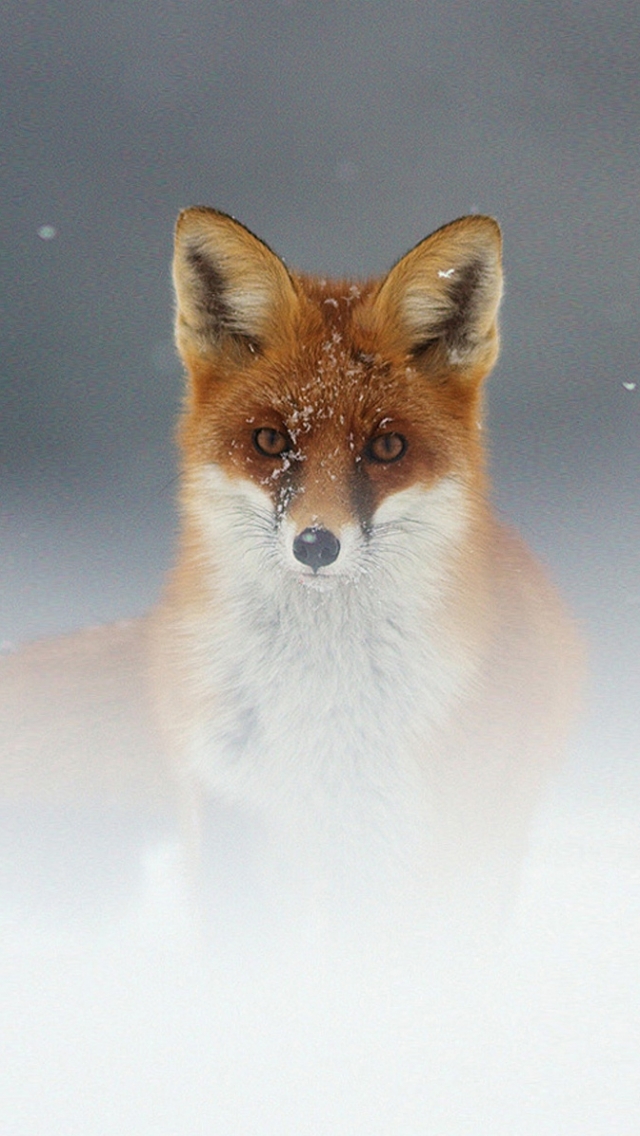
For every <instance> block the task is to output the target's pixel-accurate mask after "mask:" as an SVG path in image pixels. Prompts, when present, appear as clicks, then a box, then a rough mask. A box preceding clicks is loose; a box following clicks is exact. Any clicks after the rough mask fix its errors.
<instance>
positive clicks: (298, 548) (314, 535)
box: [293, 528, 340, 572]
mask: <svg viewBox="0 0 640 1136" xmlns="http://www.w3.org/2000/svg"><path fill="white" fill-rule="evenodd" d="M339 552H340V541H339V540H338V538H337V536H334V535H333V533H332V532H329V530H328V529H314V528H311V529H304V530H303V531H302V532H301V533H300V535H299V536H297V537H296V539H295V540H294V542H293V555H294V556H295V558H296V560H299V561H300V563H301V564H308V565H309V567H310V568H313V570H314V572H317V571H318V568H322V567H323V565H325V564H333V562H334V560H337V559H338V553H339Z"/></svg>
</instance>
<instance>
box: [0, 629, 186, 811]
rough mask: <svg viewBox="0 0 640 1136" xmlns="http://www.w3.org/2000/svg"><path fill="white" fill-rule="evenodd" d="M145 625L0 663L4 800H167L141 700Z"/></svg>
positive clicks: (64, 641)
mask: <svg viewBox="0 0 640 1136" xmlns="http://www.w3.org/2000/svg"><path fill="white" fill-rule="evenodd" d="M148 636H149V629H148V621H147V619H136V620H130V621H126V622H120V623H115V624H111V625H107V626H104V627H97V628H91V629H87V630H84V631H80V632H78V633H76V634H72V635H68V636H62V637H60V638H55V639H50V640H44V641H41V642H35V643H31V644H28V645H26V646H24V647H22V648H20V649H18V650H16V651H15V652H11V653H9V654H7V655H6V656H5V657H3V658H2V659H1V660H0V779H1V780H0V785H1V789H2V792H3V793H4V794H6V795H9V796H14V795H15V796H22V795H27V796H29V797H36V798H39V797H42V798H47V799H50V798H53V799H55V798H56V797H58V796H59V797H60V798H64V799H65V800H67V801H68V800H70V799H77V800H78V801H79V802H80V801H82V802H85V801H87V800H91V799H99V800H101V801H102V802H103V803H104V802H106V801H108V800H109V799H113V800H116V799H117V800H118V802H120V803H122V801H123V799H130V801H131V804H132V805H139V804H141V803H142V802H143V801H146V802H147V803H148V804H149V805H151V806H153V807H160V808H163V807H166V806H167V805H168V804H169V802H170V800H171V796H172V785H171V779H170V776H169V773H168V770H167V769H166V766H165V764H164V759H163V756H162V746H161V744H160V741H159V738H158V735H157V733H156V727H155V723H154V717H153V714H152V712H151V711H150V708H149V697H148V691H147V686H148V680H147V672H148Z"/></svg>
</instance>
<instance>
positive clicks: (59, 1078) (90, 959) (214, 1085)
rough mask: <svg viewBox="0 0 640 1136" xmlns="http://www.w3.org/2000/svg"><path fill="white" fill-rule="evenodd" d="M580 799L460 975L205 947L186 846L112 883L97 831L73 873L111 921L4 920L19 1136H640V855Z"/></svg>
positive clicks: (138, 850)
mask: <svg viewBox="0 0 640 1136" xmlns="http://www.w3.org/2000/svg"><path fill="white" fill-rule="evenodd" d="M586 784H587V782H586V781H585V783H584V785H581V784H579V776H578V775H577V774H576V773H575V771H571V770H570V771H568V772H567V774H566V776H565V777H564V780H563V783H562V784H560V785H558V787H557V789H556V791H555V792H554V793H553V794H552V796H551V797H550V799H549V800H548V802H547V804H546V806H545V808H544V809H543V810H542V812H541V814H540V817H539V819H538V823H537V825H536V828H535V830H534V833H533V835H532V843H531V850H530V855H529V858H528V860H527V863H526V865H525V871H524V877H523V886H522V893H521V898H520V902H519V906H518V909H517V911H516V913H515V915H514V917H513V918H512V920H511V923H510V926H509V928H508V929H507V931H506V933H505V935H504V936H503V939H502V942H501V943H500V944H498V945H496V946H495V947H494V948H493V950H492V951H491V952H490V957H489V958H483V959H482V960H480V959H475V960H474V959H472V958H471V957H469V958H467V959H466V960H464V961H463V962H462V963H461V960H460V959H455V960H453V961H452V960H451V959H446V958H443V957H442V956H440V957H437V958H436V957H435V956H431V955H430V954H429V952H426V953H425V955H424V957H418V958H416V955H415V953H414V952H410V957H409V955H407V957H406V958H400V957H396V958H395V959H391V958H389V957H386V958H383V957H382V955H381V954H380V953H379V952H378V950H377V945H376V944H375V943H374V942H366V941H363V942H361V943H359V944H358V945H354V947H353V950H351V951H347V952H345V951H344V950H342V949H337V948H336V950H335V951H332V950H331V948H330V947H329V949H328V950H327V949H326V946H325V948H323V950H322V951H319V952H314V951H313V950H311V951H308V952H307V951H305V950H299V949H298V948H297V947H293V946H292V947H291V950H287V949H286V947H285V946H284V945H283V946H282V949H281V950H279V951H278V952H275V953H273V952H270V951H269V950H268V949H266V947H265V949H264V950H263V949H262V944H261V943H260V941H259V939H260V928H259V926H256V924H255V923H253V924H252V930H251V933H252V935H253V940H252V942H251V943H250V944H248V945H247V944H246V943H245V944H241V943H239V940H238V939H237V937H236V938H234V937H233V936H231V935H230V936H229V941H228V942H227V941H225V938H224V936H223V937H222V938H221V940H220V941H219V942H218V945H217V947H215V948H212V947H211V944H209V945H207V944H206V942H205V944H204V945H203V944H200V945H198V942H197V941H196V937H195V936H194V935H193V928H192V925H191V921H190V917H189V915H188V911H187V906H186V904H185V900H184V895H183V893H182V891H181V886H180V882H179V873H178V872H177V871H176V855H177V846H176V845H175V843H173V842H172V838H171V834H169V833H157V834H155V835H154V836H153V838H149V839H148V841H147V842H146V843H145V844H143V845H140V844H136V841H135V839H134V840H132V841H131V843H130V845H127V842H126V840H125V841H124V846H125V847H126V848H128V851H127V852H126V854H122V855H120V858H119V860H118V864H117V870H116V869H115V868H114V867H113V862H111V861H110V863H111V868H110V871H111V872H112V876H111V878H110V879H108V878H107V877H106V876H105V875H104V874H103V875H102V876H100V868H101V864H100V861H101V860H103V861H106V859H107V857H106V856H105V851H108V849H105V845H104V842H103V843H102V844H101V843H100V841H98V840H97V838H96V835H95V832H93V834H91V833H90V832H89V831H88V830H87V831H86V832H85V833H84V834H83V835H80V836H77V841H78V843H77V847H76V848H75V849H74V856H75V860H74V863H75V865H76V866H75V868H74V867H73V866H72V867H71V868H69V864H67V866H66V871H67V880H68V879H69V878H73V873H74V872H75V873H76V874H77V875H78V888H79V892H78V894H79V895H80V896H81V895H82V894H85V893H86V895H87V896H89V897H91V895H92V897H93V900H94V905H93V908H92V907H91V904H89V903H87V904H86V905H85V906H84V914H83V915H82V916H81V915H80V914H79V911H78V907H76V909H73V905H70V904H69V903H67V904H66V906H65V902H64V901H63V897H62V896H58V897H57V898H58V901H59V902H57V903H56V902H55V899H56V897H55V895H54V896H53V899H54V902H51V899H52V895H51V891H50V892H49V902H48V904H45V903H43V902H40V900H41V898H42V894H43V893H42V892H41V894H40V897H39V898H38V897H37V896H36V898H35V899H34V895H36V893H35V892H34V888H33V886H31V892H30V893H29V889H28V888H26V889H25V892H24V893H23V898H22V900H21V902H16V892H15V890H14V891H12V892H11V895H10V899H9V900H8V901H7V902H6V903H5V913H4V928H3V932H4V933H3V946H2V950H1V962H2V969H3V972H4V979H5V981H4V982H3V988H4V997H5V999H6V1004H5V1006H4V1007H3V1008H2V1014H1V1017H2V1023H3V1025H2V1045H3V1049H4V1056H3V1060H2V1070H3V1072H2V1076H3V1078H6V1081H7V1085H6V1088H5V1092H4V1100H5V1102H6V1103H5V1105H4V1109H3V1112H4V1118H3V1126H2V1130H3V1132H7V1133H8V1134H9V1133H10V1134H11V1136H27V1134H28V1136H33V1134H34V1133H38V1136H53V1134H58V1133H60V1134H63V1133H64V1134H65V1136H75V1134H77V1136H103V1134H104V1136H107V1134H109V1136H111V1134H114V1136H115V1134H116V1133H117V1134H118V1136H120V1134H122V1133H124V1132H132V1133H133V1132H135V1133H136V1136H146V1133H149V1134H151V1133H153V1134H154V1136H158V1134H163V1136H164V1134H166V1136H176V1134H177V1133H180V1134H181V1136H182V1134H185V1136H191V1134H196V1133H203V1134H205V1133H206V1134H207V1136H217V1134H218V1133H220V1134H221V1136H235V1134H244V1133H252V1134H253V1133H256V1134H260V1136H261V1134H263V1133H264V1134H267V1133H268V1134H272V1133H273V1134H274V1136H275V1134H278V1136H285V1134H289V1133H291V1134H292V1136H293V1134H295V1136H305V1134H307V1133H309V1134H311V1133H314V1134H315V1133H331V1134H334V1133H336V1134H338V1133H340V1134H341V1133H344V1134H345V1136H353V1134H355V1133H363V1134H365V1133H366V1134H367V1136H374V1134H378V1133H379V1134H380V1136H383V1134H384V1136H390V1134H391V1133H393V1134H394V1136H395V1134H398V1136H405V1134H406V1136H413V1134H415V1136H418V1134H419V1136H425V1134H428V1133H434V1134H436V1133H437V1134H438V1136H459V1134H460V1136H462V1134H465V1136H467V1134H468V1136H502V1134H504V1136H507V1134H508V1136H529V1134H531V1136H547V1134H548V1136H558V1134H559V1133H562V1134H563V1136H573V1134H575V1136H613V1134H615V1136H627V1134H628V1136H632V1134H634V1136H635V1133H636V1132H637V1131H638V1123H639V1121H640V1078H638V1073H637V1069H638V1065H637V1054H638V1052H640V1048H639V1047H640V1036H639V1035H640V977H639V972H638V961H637V960H638V946H639V944H640V880H639V865H640V834H639V832H638V826H637V823H636V819H635V809H634V806H633V801H632V800H631V799H630V798H629V796H628V794H624V793H621V792H619V790H618V788H616V787H615V786H612V785H611V784H609V785H608V786H605V785H603V784H600V785H594V783H593V781H591V782H590V783H589V786H588V788H585V785H586ZM122 835H123V834H122V833H120V838H122ZM42 847H43V848H45V847H49V848H51V847H52V845H51V844H48V845H47V844H46V841H45V842H44V843H43V844H42ZM85 853H86V856H87V858H89V861H91V857H93V863H91V862H89V864H84V867H83V870H82V872H81V871H80V869H79V867H78V865H80V864H82V863H84V860H83V857H84V854H85ZM103 866H104V865H103ZM32 868H33V863H32ZM38 870H39V871H40V874H41V877H42V865H40V867H39V869H38ZM69 871H71V873H72V876H71V877H69V875H68V873H69ZM92 871H93V872H94V877H93V878H94V881H98V883H97V889H98V890H100V889H101V891H102V894H101V895H99V896H96V894H95V891H96V887H94V889H93V892H92V889H91V884H90V880H91V872H92ZM80 875H83V880H82V881H81V880H80V879H79V877H80ZM42 878H43V877H42ZM87 881H89V882H87ZM83 888H84V889H85V892H84V893H83V891H82V889H83ZM24 894H30V899H29V901H28V902H25V900H24ZM106 896H108V897H109V899H110V901H111V902H110V904H109V907H108V909H107V905H106V903H104V902H103V901H104V899H105V897H106ZM21 904H22V905H21ZM79 906H80V907H82V905H81V904H80V905H79ZM87 912H89V914H87ZM236 930H237V929H236ZM247 946H248V948H249V949H247Z"/></svg>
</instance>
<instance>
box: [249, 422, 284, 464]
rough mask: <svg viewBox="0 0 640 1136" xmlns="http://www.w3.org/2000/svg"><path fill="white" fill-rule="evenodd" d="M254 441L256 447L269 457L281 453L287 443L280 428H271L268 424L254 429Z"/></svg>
mask: <svg viewBox="0 0 640 1136" xmlns="http://www.w3.org/2000/svg"><path fill="white" fill-rule="evenodd" d="M254 441H255V444H256V447H257V449H258V450H260V452H261V453H263V454H267V455H269V456H270V457H277V456H278V455H279V454H281V453H282V452H283V450H284V449H285V447H286V444H287V440H286V438H285V436H284V434H282V433H281V432H280V430H272V429H270V428H269V427H268V426H263V428H262V429H261V430H256V433H255V435H254Z"/></svg>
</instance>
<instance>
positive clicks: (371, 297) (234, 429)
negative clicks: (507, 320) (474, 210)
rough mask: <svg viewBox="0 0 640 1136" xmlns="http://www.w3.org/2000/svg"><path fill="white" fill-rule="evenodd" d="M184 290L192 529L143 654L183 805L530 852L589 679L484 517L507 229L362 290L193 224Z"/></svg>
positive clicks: (406, 844)
mask: <svg viewBox="0 0 640 1136" xmlns="http://www.w3.org/2000/svg"><path fill="white" fill-rule="evenodd" d="M174 280H175V288H176V295H177V324H176V334H177V344H178V348H179V351H180V354H181V356H182V359H183V361H184V364H185V368H186V372H187V376H188V388H187V396H186V402H185V407H184V413H183V417H182V422H181V427H180V444H181V450H182V489H181V497H180V505H181V517H182V536H181V541H180V551H179V557H178V562H177V566H176V569H175V571H174V573H173V575H172V578H171V580H170V582H169V584H168V587H167V590H166V594H165V596H164V598H163V601H162V603H161V604H160V606H159V608H158V610H157V611H156V612H155V613H154V614H153V615H152V616H151V617H150V619H149V620H147V621H141V622H140V624H139V625H138V626H137V627H136V626H135V625H134V627H133V630H132V632H131V633H130V634H131V635H132V636H133V638H134V639H139V638H141V637H142V636H144V637H145V641H146V638H148V641H149V644H150V646H149V651H148V656H147V657H148V670H149V673H150V690H151V702H152V703H153V705H154V707H155V714H156V716H157V719H158V720H159V723H160V727H161V732H162V735H163V738H164V746H165V749H166V753H167V754H168V755H169V759H170V765H171V768H172V770H173V775H174V777H175V778H176V779H177V784H178V786H179V787H180V792H181V793H182V795H183V796H184V798H185V799H193V796H194V794H197V793H201V792H202V793H204V794H205V795H209V796H211V797H212V798H213V799H215V800H216V801H218V802H221V803H222V804H223V805H225V806H232V807H238V808H240V809H242V810H246V811H247V812H248V813H250V814H251V815H255V816H259V817H260V818H262V820H264V821H265V823H266V824H267V827H268V828H269V829H270V831H271V832H272V833H273V835H274V837H275V842H276V843H278V842H279V843H280V846H281V847H282V848H287V849H289V851H290V852H292V853H293V858H294V859H295V857H296V856H298V855H299V854H301V853H300V849H301V848H302V847H312V848H313V855H314V856H316V857H320V858H321V860H322V861H323V862H325V863H329V862H331V861H334V860H336V859H337V860H339V861H340V862H341V863H342V865H343V866H344V864H345V863H346V864H348V863H350V862H351V860H352V859H353V858H354V857H357V856H359V857H360V858H361V859H367V858H368V859H369V862H370V863H372V864H373V863H376V862H377V860H378V859H379V856H380V855H382V854H385V855H386V854H387V852H388V850H389V849H390V848H395V849H396V851H397V858H398V860H399V861H402V862H403V863H405V864H406V863H408V864H409V865H412V866H413V867H416V866H417V865H418V864H419V863H421V864H422V865H423V866H424V870H421V871H419V872H418V873H417V875H418V876H419V877H420V878H421V879H422V880H424V878H426V877H429V876H432V877H433V878H436V877H438V876H439V875H442V876H448V875H449V874H450V872H451V871H454V872H455V871H456V870H458V868H459V867H460V866H466V867H468V866H469V865H470V864H477V863H479V862H481V861H482V860H483V857H485V856H491V855H493V854H494V853H497V854H501V853H502V852H504V851H505V850H507V854H508V855H511V852H512V850H513V849H514V847H515V846H517V845H519V844H520V843H521V842H522V839H523V837H524V834H525V833H526V825H527V819H528V816H529V814H530V811H531V809H532V807H533V805H534V803H535V801H536V798H537V793H538V789H539V786H540V783H541V780H542V778H543V777H544V776H545V775H546V774H547V773H548V771H549V769H550V768H552V767H553V764H554V762H555V761H557V759H558V757H559V754H560V752H561V748H562V743H563V740H564V735H565V732H566V727H567V723H568V721H569V717H570V711H571V705H572V702H573V691H574V687H575V681H576V674H577V669H578V668H577V663H576V658H577V655H576V648H575V640H574V634H573V630H572V627H571V625H570V623H569V621H568V620H567V619H566V617H565V616H564V613H563V611H562V609H561V606H560V604H559V601H558V600H557V598H556V596H555V593H554V591H553V590H552V588H551V587H550V586H549V584H548V583H547V581H546V579H545V577H544V574H543V573H542V571H541V569H540V568H539V567H538V566H537V565H536V563H535V561H534V560H533V558H532V557H531V556H530V554H529V553H528V552H527V550H526V549H525V548H524V546H523V545H522V544H521V543H520V541H519V540H518V538H517V537H516V536H514V535H513V534H512V533H510V532H509V531H508V530H507V529H505V528H504V527H503V526H501V525H500V524H499V523H498V521H497V520H496V519H495V517H494V516H493V514H492V512H491V509H490V506H489V503H488V496H487V492H488V491H487V478H486V471H485V450H484V444H483V436H482V383H483V380H484V378H485V377H486V375H487V374H488V372H489V371H490V369H491V367H492V365H493V363H494V361H495V358H496V355H497V350H498V333H497V326H496V317H497V311H498V306H499V301H500V295H501V287H502V284H501V267H500V234H499V229H498V226H497V224H496V223H495V221H493V220H492V219H491V218H488V217H481V216H473V217H466V218H462V219H460V220H459V221H455V222H453V223H452V224H451V225H448V226H446V227H444V228H443V229H440V230H438V231H437V232H436V233H434V234H432V235H431V236H430V237H428V238H427V239H426V240H424V241H423V242H422V243H421V244H419V245H418V246H417V247H416V248H414V249H413V250H412V251H411V252H410V253H408V254H407V255H406V256H405V257H404V258H403V259H401V260H400V261H399V262H398V263H397V264H396V265H395V267H393V268H392V269H391V271H390V272H389V274H388V275H387V276H386V277H384V278H383V279H381V280H375V281H369V282H366V283H352V282H349V281H342V282H336V281H325V280H321V279H317V278H311V277H305V276H302V275H296V274H293V273H291V272H289V270H288V269H287V268H286V267H285V265H284V263H283V262H282V261H281V260H280V259H279V258H278V257H277V256H276V255H275V254H274V253H273V252H272V251H271V250H270V249H269V248H268V247H267V246H266V245H265V244H263V243H262V242H261V241H260V240H258V239H257V238H256V237H255V236H253V234H251V233H250V232H249V231H248V230H247V229H245V228H244V227H243V226H242V225H240V224H239V223H238V222H236V221H235V220H233V219H231V218H230V217H227V216H225V215H224V214H221V213H218V212H215V211H213V210H211V209H205V208H194V209H188V210H186V211H185V212H184V213H182V214H181V216H180V218H179V221H178V225H177V231H176V247H175V262H174ZM105 642H106V640H105ZM97 673H98V672H97ZM98 705H99V702H98ZM132 710H133V713H134V716H135V713H136V709H135V708H130V709H129V710H128V711H127V713H130V712H131V711H132ZM105 739H106V742H105V749H106V750H108V748H109V745H108V730H106V731H105ZM43 744H46V738H43ZM363 850H364V853H363Z"/></svg>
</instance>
